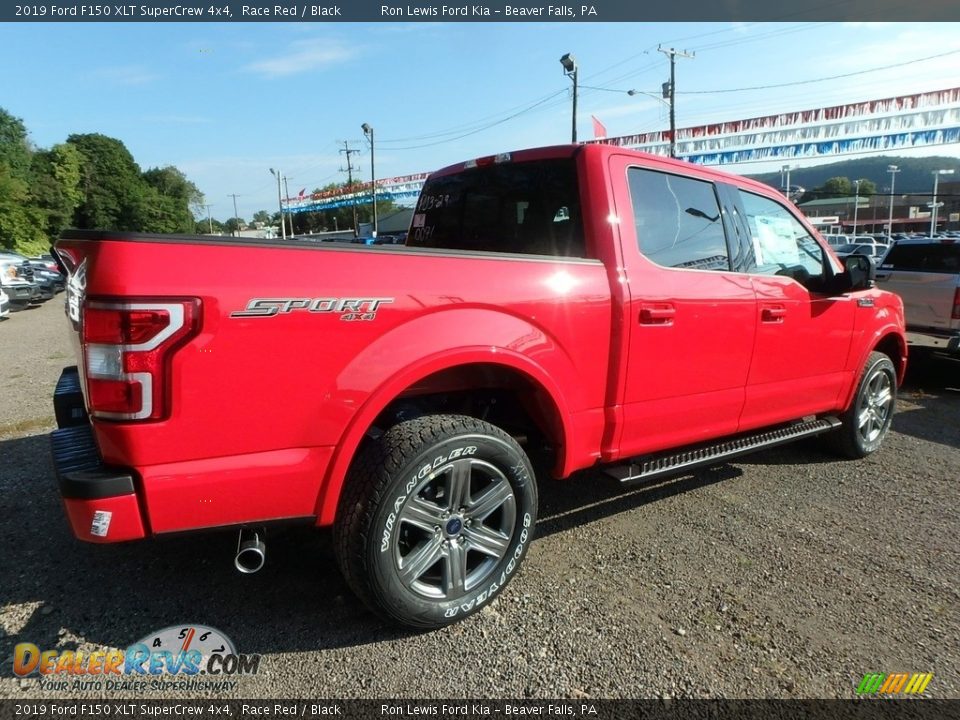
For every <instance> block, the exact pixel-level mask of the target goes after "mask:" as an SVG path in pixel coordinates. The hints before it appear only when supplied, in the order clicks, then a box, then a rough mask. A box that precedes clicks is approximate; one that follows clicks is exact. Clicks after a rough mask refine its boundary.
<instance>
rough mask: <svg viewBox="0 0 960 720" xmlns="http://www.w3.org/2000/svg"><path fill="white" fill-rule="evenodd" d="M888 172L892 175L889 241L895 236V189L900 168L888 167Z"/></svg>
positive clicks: (888, 223)
mask: <svg viewBox="0 0 960 720" xmlns="http://www.w3.org/2000/svg"><path fill="white" fill-rule="evenodd" d="M887 172H888V173H890V218H889V219H888V220H887V238H888V239H889V238H891V237H892V236H893V187H894V184H895V183H896V181H897V173H898V172H900V168H898V167H897V166H896V165H887Z"/></svg>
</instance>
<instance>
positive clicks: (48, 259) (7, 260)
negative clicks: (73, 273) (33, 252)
mask: <svg viewBox="0 0 960 720" xmlns="http://www.w3.org/2000/svg"><path fill="white" fill-rule="evenodd" d="M65 285H66V279H65V278H64V276H63V274H62V273H61V272H60V270H59V268H58V267H57V262H56V260H55V259H54V258H53V256H52V255H41V256H39V257H33V258H29V257H27V256H26V255H21V254H20V253H16V252H12V251H9V250H4V251H2V252H0V317H6V316H7V315H8V314H9V313H10V311H17V310H23V309H24V308H26V307H28V306H30V305H34V304H38V303H42V302H46V301H47V300H50V299H51V298H53V297H54V296H55V295H56V294H57V293H58V292H62V291H63V289H64V287H65Z"/></svg>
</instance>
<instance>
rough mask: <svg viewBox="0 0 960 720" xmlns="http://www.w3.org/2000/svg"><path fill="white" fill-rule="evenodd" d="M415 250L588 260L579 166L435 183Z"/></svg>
mask: <svg viewBox="0 0 960 720" xmlns="http://www.w3.org/2000/svg"><path fill="white" fill-rule="evenodd" d="M407 245H409V246H412V247H425V248H438V249H445V250H470V251H479V252H499V253H524V254H531V255H554V256H561V257H585V256H586V251H585V247H584V240H583V222H582V219H581V215H580V195H579V190H578V188H577V173H576V168H575V166H574V161H573V160H572V159H562V160H541V161H536V162H525V163H510V162H506V163H500V164H495V165H487V166H484V167H478V168H471V169H467V170H464V171H463V172H460V173H456V174H453V175H445V176H443V177H438V178H433V179H431V180H428V181H427V183H426V185H425V186H424V188H423V192H421V193H420V199H419V200H418V201H417V209H416V212H415V213H414V216H413V222H412V223H411V226H410V233H409V235H408V236H407Z"/></svg>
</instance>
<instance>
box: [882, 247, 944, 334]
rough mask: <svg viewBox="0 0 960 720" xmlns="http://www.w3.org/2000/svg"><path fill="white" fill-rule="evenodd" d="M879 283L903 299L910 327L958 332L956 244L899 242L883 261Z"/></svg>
mask: <svg viewBox="0 0 960 720" xmlns="http://www.w3.org/2000/svg"><path fill="white" fill-rule="evenodd" d="M877 282H878V283H879V284H880V285H881V287H882V288H883V289H884V290H889V291H891V292H895V293H897V294H898V295H899V296H900V297H901V298H903V308H904V314H905V316H906V321H907V326H908V327H910V328H914V329H939V330H955V329H958V328H960V318H955V317H953V315H954V313H955V303H956V300H957V286H958V283H960V245H958V244H956V243H955V242H952V241H951V242H938V241H931V242H924V243H914V242H906V243H897V244H896V245H894V246H893V247H892V248H891V249H890V252H889V253H888V254H887V255H886V257H884V258H883V262H882V264H881V265H880V268H879V269H878V270H877Z"/></svg>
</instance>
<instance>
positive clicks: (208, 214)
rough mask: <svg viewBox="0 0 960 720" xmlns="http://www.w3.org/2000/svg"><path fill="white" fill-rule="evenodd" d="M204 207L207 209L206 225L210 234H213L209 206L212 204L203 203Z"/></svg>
mask: <svg viewBox="0 0 960 720" xmlns="http://www.w3.org/2000/svg"><path fill="white" fill-rule="evenodd" d="M204 207H205V208H206V209H207V225H208V226H209V228H210V234H211V235H213V219H212V218H211V217H210V208H212V207H213V205H204Z"/></svg>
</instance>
